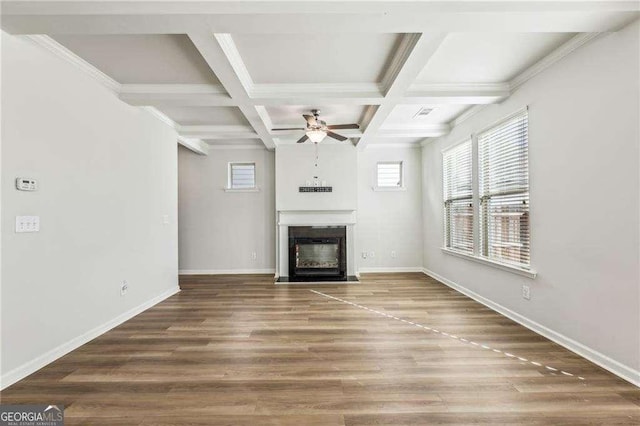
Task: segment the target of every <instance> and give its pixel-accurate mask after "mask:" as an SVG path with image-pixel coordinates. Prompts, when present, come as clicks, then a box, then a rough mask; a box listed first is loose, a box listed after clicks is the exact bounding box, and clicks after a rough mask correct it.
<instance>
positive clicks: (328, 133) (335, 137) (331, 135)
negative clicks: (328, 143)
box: [327, 132, 348, 142]
mask: <svg viewBox="0 0 640 426" xmlns="http://www.w3.org/2000/svg"><path fill="white" fill-rule="evenodd" d="M327 136H329V137H330V138H333V139H337V140H339V141H340V142H343V141H346V140H347V139H348V138H345V137H344V136H342V135H339V134H337V133H333V132H327Z"/></svg>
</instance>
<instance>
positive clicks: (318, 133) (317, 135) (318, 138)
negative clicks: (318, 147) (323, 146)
mask: <svg viewBox="0 0 640 426" xmlns="http://www.w3.org/2000/svg"><path fill="white" fill-rule="evenodd" d="M306 135H307V137H308V138H309V140H311V142H313V143H318V142H322V140H323V139H324V138H325V137H326V136H327V132H324V131H322V130H308V131H307V133H306Z"/></svg>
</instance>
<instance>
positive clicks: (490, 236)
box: [478, 111, 530, 268]
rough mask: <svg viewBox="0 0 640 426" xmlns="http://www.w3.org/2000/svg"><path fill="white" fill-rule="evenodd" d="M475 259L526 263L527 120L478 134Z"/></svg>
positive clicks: (521, 114) (524, 115) (516, 118)
mask: <svg viewBox="0 0 640 426" xmlns="http://www.w3.org/2000/svg"><path fill="white" fill-rule="evenodd" d="M478 154H479V158H478V160H479V196H480V247H481V253H480V254H481V255H483V256H485V257H487V258H489V259H491V260H496V261H500V262H506V263H511V264H514V265H515V266H519V267H524V268H528V267H529V264H530V259H529V250H530V246H529V244H530V229H529V156H528V115H527V111H521V112H519V113H517V114H515V115H513V116H511V117H510V118H508V119H506V120H505V121H503V122H502V123H500V124H498V125H496V126H494V127H492V128H491V129H489V130H486V131H484V132H483V133H481V134H479V135H478Z"/></svg>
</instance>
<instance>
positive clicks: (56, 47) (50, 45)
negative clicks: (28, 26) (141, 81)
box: [19, 35, 122, 93]
mask: <svg viewBox="0 0 640 426" xmlns="http://www.w3.org/2000/svg"><path fill="white" fill-rule="evenodd" d="M19 37H21V38H23V39H25V40H29V41H31V42H33V43H35V44H37V45H39V46H41V47H44V48H45V49H47V50H48V51H49V52H51V53H53V54H54V55H56V56H58V57H59V58H61V59H63V60H65V61H66V62H68V63H70V64H72V65H74V66H75V67H76V68H77V69H79V70H80V71H82V72H84V73H85V74H87V75H88V76H89V77H91V78H93V79H94V80H95V81H97V82H98V83H100V84H101V85H103V86H104V87H106V88H107V89H109V90H111V91H113V92H115V93H118V92H119V91H120V89H121V87H122V85H121V84H120V83H118V82H117V81H115V80H114V79H113V78H111V77H109V76H108V75H107V74H105V73H103V72H102V71H100V70H99V69H98V68H96V67H94V66H93V65H91V64H90V63H89V62H87V61H85V60H84V59H82V58H81V57H79V56H78V55H76V54H75V53H73V52H72V51H70V50H69V49H67V48H66V47H64V46H63V45H61V44H60V43H58V42H57V41H55V40H54V39H53V38H51V37H49V36H48V35H23V36H19Z"/></svg>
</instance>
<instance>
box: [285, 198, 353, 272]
mask: <svg viewBox="0 0 640 426" xmlns="http://www.w3.org/2000/svg"><path fill="white" fill-rule="evenodd" d="M277 214H278V225H277V228H278V229H277V233H278V238H277V239H276V244H277V247H276V256H277V259H276V278H279V277H287V276H288V275H289V226H344V227H346V230H347V275H355V274H356V273H355V272H356V271H357V268H356V265H355V261H356V256H355V253H356V244H355V225H356V211H355V210H280V211H278V212H277Z"/></svg>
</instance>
